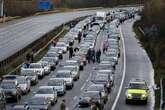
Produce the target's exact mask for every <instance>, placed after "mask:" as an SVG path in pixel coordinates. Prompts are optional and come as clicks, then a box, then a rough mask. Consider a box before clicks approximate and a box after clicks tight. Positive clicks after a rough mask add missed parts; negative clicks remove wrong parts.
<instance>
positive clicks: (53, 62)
mask: <svg viewBox="0 0 165 110" xmlns="http://www.w3.org/2000/svg"><path fill="white" fill-rule="evenodd" d="M41 61H47V62H48V63H49V65H50V69H51V70H55V69H56V59H55V58H50V57H43V58H42V59H41Z"/></svg>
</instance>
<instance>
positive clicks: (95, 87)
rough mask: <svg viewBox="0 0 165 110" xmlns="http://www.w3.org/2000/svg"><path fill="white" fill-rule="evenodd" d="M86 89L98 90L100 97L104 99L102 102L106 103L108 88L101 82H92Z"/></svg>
mask: <svg viewBox="0 0 165 110" xmlns="http://www.w3.org/2000/svg"><path fill="white" fill-rule="evenodd" d="M86 91H98V92H100V94H101V98H102V99H103V100H104V103H106V102H107V100H108V90H107V88H106V87H105V86H104V85H102V84H92V85H90V86H89V87H88V88H87V89H86Z"/></svg>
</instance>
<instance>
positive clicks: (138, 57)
mask: <svg viewBox="0 0 165 110" xmlns="http://www.w3.org/2000/svg"><path fill="white" fill-rule="evenodd" d="M136 19H139V17H136ZM134 21H135V20H128V21H125V22H124V24H122V25H121V28H122V33H123V37H124V42H125V49H126V50H125V51H126V73H125V74H126V76H125V79H124V83H123V87H122V91H121V94H120V98H119V100H118V102H117V105H116V108H115V110H153V107H154V97H153V96H154V92H153V89H152V88H150V97H149V100H148V104H147V105H126V104H125V91H126V89H125V87H126V86H127V85H128V83H129V81H130V80H131V79H132V78H142V79H145V80H146V81H147V82H148V85H149V86H150V87H151V86H153V85H154V80H153V68H152V64H151V61H150V59H149V57H148V55H147V54H146V52H145V50H144V49H143V48H142V47H141V45H140V44H139V41H138V40H137V39H136V38H135V33H134V32H133V29H132V25H133V23H134ZM151 96H152V97H151Z"/></svg>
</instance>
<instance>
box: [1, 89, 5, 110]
mask: <svg viewBox="0 0 165 110" xmlns="http://www.w3.org/2000/svg"><path fill="white" fill-rule="evenodd" d="M5 108H6V99H5V93H4V92H3V90H2V89H1V88H0V110H5Z"/></svg>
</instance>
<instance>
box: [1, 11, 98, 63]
mask: <svg viewBox="0 0 165 110" xmlns="http://www.w3.org/2000/svg"><path fill="white" fill-rule="evenodd" d="M95 12H96V10H89V11H79V12H64V13H56V14H47V15H41V16H35V17H29V19H24V20H22V21H21V20H20V22H16V23H14V24H10V25H6V26H5V25H3V26H0V61H2V60H3V59H5V58H7V57H9V56H10V55H12V54H14V53H15V52H17V51H19V50H21V49H22V48H23V47H25V46H27V45H29V44H30V43H32V42H33V41H35V40H36V39H38V38H40V37H41V36H42V35H44V34H45V33H47V32H49V31H50V30H52V29H54V28H55V27H57V26H60V25H61V24H63V23H66V22H68V21H71V20H73V19H75V18H78V17H81V16H86V15H91V14H94V13H95Z"/></svg>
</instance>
